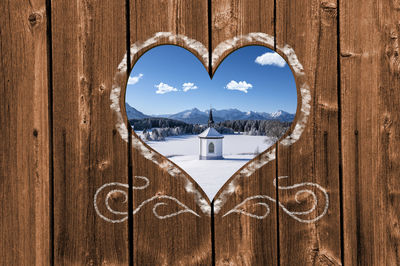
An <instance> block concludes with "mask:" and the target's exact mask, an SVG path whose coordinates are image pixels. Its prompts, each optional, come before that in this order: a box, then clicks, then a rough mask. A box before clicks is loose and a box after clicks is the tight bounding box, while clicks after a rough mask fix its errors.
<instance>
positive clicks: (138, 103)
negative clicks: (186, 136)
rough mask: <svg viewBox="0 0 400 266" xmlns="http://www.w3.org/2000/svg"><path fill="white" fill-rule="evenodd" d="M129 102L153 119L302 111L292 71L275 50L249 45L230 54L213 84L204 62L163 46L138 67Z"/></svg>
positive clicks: (152, 51)
mask: <svg viewBox="0 0 400 266" xmlns="http://www.w3.org/2000/svg"><path fill="white" fill-rule="evenodd" d="M126 101H127V102H128V103H129V104H130V105H131V106H132V107H134V108H136V109H137V110H139V111H141V112H143V113H145V114H148V115H154V114H173V113H177V112H180V111H183V110H187V109H192V108H194V107H197V108H198V109H200V110H202V111H204V110H206V109H209V108H210V105H211V106H212V107H213V108H216V109H228V108H237V109H239V110H241V111H258V112H274V111H276V110H284V111H287V112H290V113H295V112H296V107H297V92H296V84H295V80H294V77H293V74H292V71H291V70H290V68H289V66H288V65H287V64H286V62H284V61H283V59H282V58H281V57H280V56H279V55H278V54H276V53H275V52H273V51H272V50H270V49H268V48H266V47H262V46H247V47H243V48H240V49H238V50H236V51H235V52H233V53H232V54H230V55H229V56H228V57H226V58H225V60H224V61H223V62H222V63H221V65H220V66H219V67H218V69H217V71H216V73H215V75H214V77H213V79H212V80H211V79H210V77H209V75H208V73H207V70H206V69H205V68H204V66H203V65H202V64H201V63H200V61H199V60H198V59H197V58H196V57H195V56H194V55H193V54H192V53H190V52H189V51H187V50H185V49H184V48H181V47H178V46H173V45H162V46H157V47H155V48H153V49H151V50H149V51H147V52H146V53H145V54H144V55H143V56H142V57H141V58H139V60H138V61H137V62H136V64H135V66H134V67H133V70H132V72H131V74H130V79H129V82H128V87H127V91H126Z"/></svg>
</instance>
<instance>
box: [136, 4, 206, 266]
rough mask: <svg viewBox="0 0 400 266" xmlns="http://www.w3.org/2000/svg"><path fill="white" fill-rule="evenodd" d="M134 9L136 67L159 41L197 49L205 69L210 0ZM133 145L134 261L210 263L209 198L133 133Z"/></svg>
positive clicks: (142, 5) (140, 262)
mask: <svg viewBox="0 0 400 266" xmlns="http://www.w3.org/2000/svg"><path fill="white" fill-rule="evenodd" d="M130 7H131V12H130V18H131V21H130V33H131V44H132V49H131V56H132V65H134V63H135V62H136V61H137V59H138V58H139V57H140V56H141V55H142V54H143V53H144V52H145V51H147V50H149V49H150V48H152V47H154V46H156V45H160V44H176V45H179V46H183V47H185V48H186V49H188V50H189V51H191V52H192V53H194V55H195V56H197V57H198V58H199V59H200V60H201V61H202V63H203V64H204V66H205V67H206V69H205V70H204V71H207V67H208V56H209V54H208V49H207V48H208V16H207V15H208V13H207V0H199V1H192V0H173V1H159V0H136V1H135V0H132V1H131V2H130ZM193 60H196V59H193ZM132 144H133V149H132V165H133V169H132V170H133V177H134V182H133V184H134V188H135V189H134V190H133V209H134V216H133V249H134V265H212V256H211V245H212V243H211V206H210V201H209V200H208V198H207V196H206V195H205V193H204V192H203V191H202V190H201V188H199V187H198V185H197V184H196V183H195V182H194V181H193V180H192V179H191V178H190V177H189V176H188V175H187V174H186V173H185V172H184V171H182V170H181V169H180V168H179V167H177V166H175V165H174V164H172V163H171V162H170V161H169V160H168V159H166V158H165V157H163V156H162V155H160V154H158V153H157V152H154V151H153V150H151V149H150V148H149V147H148V146H147V145H145V144H143V143H142V142H141V141H140V140H139V139H138V137H137V136H136V135H135V134H134V133H133V137H132ZM144 178H145V179H144ZM140 179H142V180H140ZM143 180H147V181H148V185H147V186H144V187H143ZM140 181H141V183H137V182H140ZM182 204H183V205H182Z"/></svg>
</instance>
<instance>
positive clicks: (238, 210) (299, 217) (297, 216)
mask: <svg viewBox="0 0 400 266" xmlns="http://www.w3.org/2000/svg"><path fill="white" fill-rule="evenodd" d="M283 178H287V176H280V177H278V180H279V179H283ZM273 184H274V186H275V187H276V179H274V181H273ZM306 186H309V187H314V188H317V189H318V190H319V191H321V192H322V194H323V195H324V197H325V206H324V210H323V211H322V213H321V214H320V215H318V216H317V217H315V218H313V219H303V218H302V216H305V215H308V214H310V213H312V212H313V211H315V209H316V208H317V206H318V197H317V195H316V194H315V192H314V191H312V190H310V189H305V188H304V187H306ZM301 187H303V188H304V189H301V190H299V191H297V192H296V194H295V200H296V202H297V203H300V200H299V196H300V195H301V194H303V193H307V194H309V195H311V196H312V198H313V205H312V207H311V208H310V209H309V210H306V211H298V212H296V211H290V210H288V209H287V208H286V207H285V205H284V204H283V203H281V202H278V205H279V207H280V208H281V209H282V210H283V211H284V212H285V213H286V214H288V215H289V216H290V217H292V218H293V219H295V220H296V221H299V222H301V223H313V222H316V221H318V220H319V219H321V218H322V217H323V216H324V215H325V214H326V213H327V211H328V207H329V195H328V193H327V192H326V190H325V189H324V188H323V187H321V186H320V185H318V184H316V183H311V182H304V183H299V184H295V185H292V186H278V189H279V190H291V189H296V188H301ZM254 199H258V200H269V201H271V202H273V203H276V199H274V198H272V197H270V196H267V195H255V196H251V197H248V198H246V199H245V200H244V201H242V202H241V203H239V204H238V205H236V206H235V207H234V208H233V209H231V210H230V211H228V212H227V213H225V214H224V215H223V216H222V217H225V216H227V215H229V214H232V213H239V214H243V215H246V216H249V217H252V218H256V219H264V218H266V217H267V216H268V215H269V213H270V207H269V205H268V203H265V202H261V201H258V202H256V203H254V205H258V206H263V207H264V209H265V212H264V214H263V215H256V214H253V213H250V212H247V211H245V210H244V209H242V207H243V206H244V205H245V204H246V203H247V202H248V201H250V200H254Z"/></svg>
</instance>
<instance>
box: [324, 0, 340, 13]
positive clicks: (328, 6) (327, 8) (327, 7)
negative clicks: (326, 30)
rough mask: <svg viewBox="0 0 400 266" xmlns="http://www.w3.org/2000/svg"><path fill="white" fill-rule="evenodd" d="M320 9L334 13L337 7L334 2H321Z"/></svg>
mask: <svg viewBox="0 0 400 266" xmlns="http://www.w3.org/2000/svg"><path fill="white" fill-rule="evenodd" d="M321 7H322V9H323V10H325V11H335V10H336V9H337V5H336V3H335V2H328V1H324V2H322V3H321Z"/></svg>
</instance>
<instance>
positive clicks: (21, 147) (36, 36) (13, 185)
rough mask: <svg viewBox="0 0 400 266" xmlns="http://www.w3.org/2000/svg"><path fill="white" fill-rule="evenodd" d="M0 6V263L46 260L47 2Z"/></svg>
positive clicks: (48, 211)
mask: <svg viewBox="0 0 400 266" xmlns="http://www.w3.org/2000/svg"><path fill="white" fill-rule="evenodd" d="M0 10H1V11H2V12H1V13H2V14H1V16H0V25H1V26H0V61H1V64H0V188H1V190H0V202H1V203H0V206H1V207H0V208H1V214H0V264H1V265H32V264H36V265H50V253H51V249H50V218H49V217H50V196H49V116H48V113H49V109H48V56H47V54H48V46H47V37H46V27H47V23H46V6H45V1H44V0H35V1H30V3H29V2H27V1H20V0H15V1H14V0H13V1H1V2H0Z"/></svg>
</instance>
